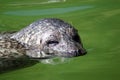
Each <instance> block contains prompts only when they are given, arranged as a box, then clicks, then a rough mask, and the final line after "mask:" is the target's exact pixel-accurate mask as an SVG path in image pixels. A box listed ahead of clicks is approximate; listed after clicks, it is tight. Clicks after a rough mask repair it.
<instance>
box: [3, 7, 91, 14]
mask: <svg viewBox="0 0 120 80" xmlns="http://www.w3.org/2000/svg"><path fill="white" fill-rule="evenodd" d="M92 7H93V6H73V7H67V8H50V9H42V10H19V11H7V12H5V13H4V14H7V15H18V16H37V15H52V14H63V13H68V12H73V11H77V10H84V9H89V8H92Z"/></svg>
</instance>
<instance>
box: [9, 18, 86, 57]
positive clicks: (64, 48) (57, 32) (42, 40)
mask: <svg viewBox="0 0 120 80" xmlns="http://www.w3.org/2000/svg"><path fill="white" fill-rule="evenodd" d="M11 38H13V39H15V40H17V41H18V42H20V43H21V44H23V45H25V46H26V49H27V51H26V54H27V55H28V56H30V57H32V58H46V57H49V56H62V57H74V56H80V55H84V54H86V50H85V49H84V48H83V44H82V42H81V39H80V37H79V35H78V31H77V30H76V29H75V28H74V27H73V26H72V25H70V24H68V23H66V22H64V21H63V20H60V19H55V18H47V19H42V20H38V21H36V22H33V23H32V24H30V25H29V26H27V27H26V28H24V29H22V30H21V31H19V32H17V33H15V34H14V35H13V36H12V37H11Z"/></svg>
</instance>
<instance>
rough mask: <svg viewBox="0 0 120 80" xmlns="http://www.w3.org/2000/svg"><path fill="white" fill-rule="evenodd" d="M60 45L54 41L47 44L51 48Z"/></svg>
mask: <svg viewBox="0 0 120 80" xmlns="http://www.w3.org/2000/svg"><path fill="white" fill-rule="evenodd" d="M58 43H59V42H58V41H52V40H50V41H48V42H47V45H48V46H49V47H52V46H55V45H57V44H58Z"/></svg>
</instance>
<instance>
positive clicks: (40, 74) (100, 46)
mask: <svg viewBox="0 0 120 80" xmlns="http://www.w3.org/2000/svg"><path fill="white" fill-rule="evenodd" d="M24 1H25V2H27V1H28V0H24ZM24 1H23V2H24ZM29 1H31V0H29ZM29 1H28V2H29ZM11 2H13V3H14V2H16V3H17V2H21V1H18V0H13V1H11ZM35 2H38V3H39V2H40V0H35ZM0 3H2V5H0V31H10V30H20V29H22V28H23V27H25V26H27V25H29V24H30V23H31V22H33V21H35V20H38V19H40V18H48V17H52V18H53V17H54V18H61V19H63V20H65V21H67V22H69V23H70V24H72V25H73V26H75V28H76V29H77V30H78V32H79V34H80V36H81V38H82V42H83V44H84V47H85V48H86V49H87V52H88V53H87V54H86V55H85V56H80V57H75V58H71V59H70V60H69V61H68V62H65V63H62V64H56V65H50V64H43V63H37V64H35V65H31V66H29V67H25V68H20V69H17V70H12V71H8V72H5V73H2V74H0V80H120V42H119V41H120V37H119V35H120V5H119V4H120V1H119V0H67V1H66V2H64V3H54V4H53V3H52V4H43V5H24V6H10V5H7V4H8V3H10V1H9V0H3V1H0ZM80 5H81V6H83V5H89V6H94V7H92V8H87V9H82V10H81V9H78V10H75V11H73V10H72V11H71V10H70V11H68V12H67V11H66V12H65V13H59V14H57V13H54V12H53V13H54V14H50V15H47V14H46V15H31V16H30V15H29V16H22V14H21V15H13V14H3V13H6V12H9V11H13V12H14V11H21V10H22V11H25V10H26V11H29V10H30V9H31V10H50V9H56V8H59V9H61V8H64V9H67V8H71V7H73V6H74V7H78V6H80ZM50 13H51V12H50Z"/></svg>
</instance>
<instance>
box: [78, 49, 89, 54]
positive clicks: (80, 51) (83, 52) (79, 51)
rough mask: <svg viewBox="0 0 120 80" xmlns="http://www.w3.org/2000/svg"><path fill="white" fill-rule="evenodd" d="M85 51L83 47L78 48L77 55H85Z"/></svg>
mask: <svg viewBox="0 0 120 80" xmlns="http://www.w3.org/2000/svg"><path fill="white" fill-rule="evenodd" d="M86 53H87V51H86V50H85V49H84V50H81V49H79V50H78V54H79V56H82V55H85V54H86Z"/></svg>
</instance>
